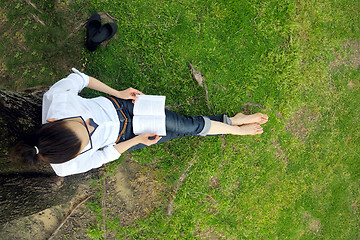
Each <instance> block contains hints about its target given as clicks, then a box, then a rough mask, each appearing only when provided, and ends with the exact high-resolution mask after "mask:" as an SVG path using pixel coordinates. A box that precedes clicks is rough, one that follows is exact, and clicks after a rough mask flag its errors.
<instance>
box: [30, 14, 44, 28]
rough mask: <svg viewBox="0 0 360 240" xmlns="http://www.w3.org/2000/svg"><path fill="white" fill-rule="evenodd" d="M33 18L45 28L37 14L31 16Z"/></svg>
mask: <svg viewBox="0 0 360 240" xmlns="http://www.w3.org/2000/svg"><path fill="white" fill-rule="evenodd" d="M31 16H32V17H33V18H34V20H35V21H37V22H38V23H40V24H41V25H43V26H45V23H44V22H43V21H42V20H41V19H40V18H39V17H38V16H36V15H35V14H33V13H32V14H31Z"/></svg>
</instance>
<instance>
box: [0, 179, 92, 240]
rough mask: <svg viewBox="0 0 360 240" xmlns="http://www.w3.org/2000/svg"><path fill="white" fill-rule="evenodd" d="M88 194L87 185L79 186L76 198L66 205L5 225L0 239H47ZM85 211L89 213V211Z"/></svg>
mask: <svg viewBox="0 0 360 240" xmlns="http://www.w3.org/2000/svg"><path fill="white" fill-rule="evenodd" d="M88 194H90V193H89V185H81V186H79V189H78V191H77V194H76V196H75V197H74V198H73V199H72V200H71V201H70V202H69V204H68V205H59V206H55V207H52V208H49V209H46V210H44V211H41V212H39V213H36V214H33V215H31V216H28V217H24V218H21V219H18V220H14V221H11V222H8V223H6V224H5V225H4V226H3V228H2V229H1V231H0V239H3V240H7V239H8V240H12V239H48V238H49V237H50V236H51V234H52V233H53V232H54V230H55V229H56V228H57V227H58V226H59V224H60V223H61V222H62V220H63V219H64V218H65V216H66V215H67V214H68V213H69V212H70V211H71V209H73V208H74V206H75V205H76V204H78V202H80V201H81V199H82V198H84V196H86V195H88ZM87 211H88V212H89V210H87ZM90 214H91V212H90ZM73 217H74V218H72V219H70V221H75V217H76V215H75V214H74V215H73ZM85 230H86V228H85ZM58 239H64V238H58Z"/></svg>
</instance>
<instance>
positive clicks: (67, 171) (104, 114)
mask: <svg viewBox="0 0 360 240" xmlns="http://www.w3.org/2000/svg"><path fill="white" fill-rule="evenodd" d="M72 70H73V72H74V73H72V74H70V75H69V76H68V77H66V78H64V79H62V80H60V81H58V82H56V83H55V84H54V85H53V86H52V87H51V88H50V89H49V90H48V91H47V92H46V93H45V94H44V97H43V105H42V123H43V124H45V123H47V122H46V120H47V119H51V118H56V119H62V118H67V117H76V116H81V117H83V119H84V120H87V119H89V118H92V119H93V120H94V122H95V123H96V124H98V127H97V128H96V130H95V131H93V133H92V135H91V140H92V145H93V148H92V149H91V150H90V151H87V152H84V153H83V154H80V155H78V156H77V157H75V158H73V159H71V160H70V161H67V162H64V163H58V164H50V165H51V167H52V168H53V169H54V171H55V173H56V174H57V175H58V176H61V177H64V176H68V175H72V174H77V173H83V172H86V171H89V170H90V169H93V168H98V167H101V166H102V165H103V164H105V163H108V162H110V161H113V160H116V159H118V158H119V157H120V153H119V152H118V151H117V150H116V149H115V148H114V145H115V141H116V139H117V138H118V134H119V128H120V123H119V119H118V116H117V113H116V110H115V108H114V106H113V104H112V103H111V102H110V101H109V100H108V99H106V98H105V97H97V98H92V99H86V98H82V97H80V96H79V95H78V94H79V93H80V91H81V90H82V89H83V88H85V87H87V85H88V84H89V76H87V75H85V74H83V73H81V72H79V71H78V70H76V69H75V68H73V69H72ZM88 145H90V142H89V144H88ZM88 148H90V147H89V146H86V147H85V149H88ZM99 149H101V150H99Z"/></svg>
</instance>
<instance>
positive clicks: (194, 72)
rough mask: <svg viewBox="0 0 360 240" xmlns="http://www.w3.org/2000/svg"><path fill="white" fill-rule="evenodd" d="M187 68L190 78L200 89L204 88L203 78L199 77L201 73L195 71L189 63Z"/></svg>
mask: <svg viewBox="0 0 360 240" xmlns="http://www.w3.org/2000/svg"><path fill="white" fill-rule="evenodd" d="M189 68H190V71H191V75H192V77H193V78H194V80H195V81H196V82H197V83H198V84H199V85H200V86H201V87H204V86H203V82H204V78H203V76H202V75H201V72H200V71H198V70H196V69H195V68H194V67H193V65H192V64H191V63H189Z"/></svg>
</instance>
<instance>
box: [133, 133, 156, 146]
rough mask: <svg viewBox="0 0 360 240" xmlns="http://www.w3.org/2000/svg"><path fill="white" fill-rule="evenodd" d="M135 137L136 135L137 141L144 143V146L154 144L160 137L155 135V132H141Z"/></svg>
mask: <svg viewBox="0 0 360 240" xmlns="http://www.w3.org/2000/svg"><path fill="white" fill-rule="evenodd" d="M137 137H138V140H139V142H140V143H142V144H145V145H146V146H150V145H153V144H156V143H157V142H158V141H160V139H161V137H160V136H158V135H156V134H155V133H143V134H140V135H139V136H137ZM149 138H151V139H149Z"/></svg>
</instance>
